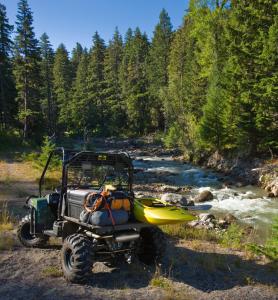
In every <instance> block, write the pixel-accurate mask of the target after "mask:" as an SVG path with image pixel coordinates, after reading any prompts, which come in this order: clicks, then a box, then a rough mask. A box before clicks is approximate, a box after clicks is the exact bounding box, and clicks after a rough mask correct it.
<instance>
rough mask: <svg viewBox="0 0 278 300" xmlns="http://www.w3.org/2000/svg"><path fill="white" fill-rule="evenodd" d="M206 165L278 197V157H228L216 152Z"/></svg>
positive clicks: (269, 195)
mask: <svg viewBox="0 0 278 300" xmlns="http://www.w3.org/2000/svg"><path fill="white" fill-rule="evenodd" d="M205 166H206V167H208V168H212V169H214V170H216V171H218V172H221V173H223V174H225V175H229V176H231V177H232V178H236V179H237V180H238V182H240V183H241V184H244V185H248V184H251V185H257V186H260V187H262V188H263V189H265V190H266V191H267V192H268V197H278V159H270V160H265V159H260V158H253V159H247V158H226V157H224V156H223V155H221V154H219V153H218V152H215V153H214V154H213V155H211V156H210V157H209V158H208V160H207V161H206V162H205Z"/></svg>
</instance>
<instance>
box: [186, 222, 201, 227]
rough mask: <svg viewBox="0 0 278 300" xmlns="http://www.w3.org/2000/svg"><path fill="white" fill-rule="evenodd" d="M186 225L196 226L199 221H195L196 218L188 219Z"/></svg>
mask: <svg viewBox="0 0 278 300" xmlns="http://www.w3.org/2000/svg"><path fill="white" fill-rule="evenodd" d="M187 225H188V226H189V227H196V226H197V225H199V221H197V220H194V221H190V222H188V223H187Z"/></svg>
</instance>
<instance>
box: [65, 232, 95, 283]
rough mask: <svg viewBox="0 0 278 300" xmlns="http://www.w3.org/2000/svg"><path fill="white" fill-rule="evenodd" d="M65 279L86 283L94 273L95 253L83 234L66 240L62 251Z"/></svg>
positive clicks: (71, 236) (70, 236) (68, 237)
mask: <svg viewBox="0 0 278 300" xmlns="http://www.w3.org/2000/svg"><path fill="white" fill-rule="evenodd" d="M61 259H62V269H63V272H64V277H65V278H66V280H68V281H70V282H75V283H78V282H84V281H86V279H87V278H88V277H89V276H90V275H91V273H92V267H93V259H94V251H93V249H92V243H91V241H90V240H89V239H88V238H87V237H86V236H85V235H83V234H72V235H69V236H67V237H66V238H65V240H64V243H63V247H62V250H61Z"/></svg>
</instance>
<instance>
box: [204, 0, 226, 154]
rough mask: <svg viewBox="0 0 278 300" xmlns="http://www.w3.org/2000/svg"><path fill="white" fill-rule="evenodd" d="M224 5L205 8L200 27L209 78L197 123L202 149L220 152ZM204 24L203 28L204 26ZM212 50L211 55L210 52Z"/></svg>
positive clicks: (222, 140) (218, 3)
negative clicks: (205, 11)
mask: <svg viewBox="0 0 278 300" xmlns="http://www.w3.org/2000/svg"><path fill="white" fill-rule="evenodd" d="M226 2H227V1H225V0H224V1H215V2H214V4H215V5H214V6H213V7H210V8H208V14H207V18H206V19H205V20H204V19H203V23H202V26H201V28H202V30H204V28H206V29H207V31H206V36H207V41H208V42H207V47H208V50H207V53H208V54H207V55H206V57H208V58H209V60H210V62H211V65H212V68H209V70H211V71H210V72H211V73H210V75H209V78H208V88H207V103H206V104H205V105H204V107H203V116H202V118H201V120H200V136H201V139H202V142H203V143H204V145H205V146H209V148H211V149H213V150H215V149H217V150H221V149H223V147H224V146H225V128H224V113H225V110H226V97H227V95H226V94H225V89H224V85H225V74H224V71H223V70H224V68H225V64H226V60H227V59H228V57H227V51H226V49H227V39H226V35H225V30H226V26H227V21H228V11H227V9H226V8H225V4H226ZM204 21H205V23H206V25H205V26H204ZM211 50H212V51H211ZM203 51H204V50H203Z"/></svg>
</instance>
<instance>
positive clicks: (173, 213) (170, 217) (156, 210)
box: [133, 198, 196, 225]
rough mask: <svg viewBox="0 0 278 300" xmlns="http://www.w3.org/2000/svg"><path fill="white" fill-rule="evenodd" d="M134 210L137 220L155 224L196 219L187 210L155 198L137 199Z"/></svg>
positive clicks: (176, 222)
mask: <svg viewBox="0 0 278 300" xmlns="http://www.w3.org/2000/svg"><path fill="white" fill-rule="evenodd" d="M133 212H134V216H135V218H136V220H137V221H140V222H144V223H149V224H153V225H165V224H178V223H185V222H189V221H192V220H195V219H196V217H195V216H193V215H191V214H190V213H188V211H187V210H184V209H182V208H179V207H176V206H170V205H169V203H167V202H164V201H162V200H160V199H153V198H147V199H144V198H143V199H135V201H134V210H133Z"/></svg>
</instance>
